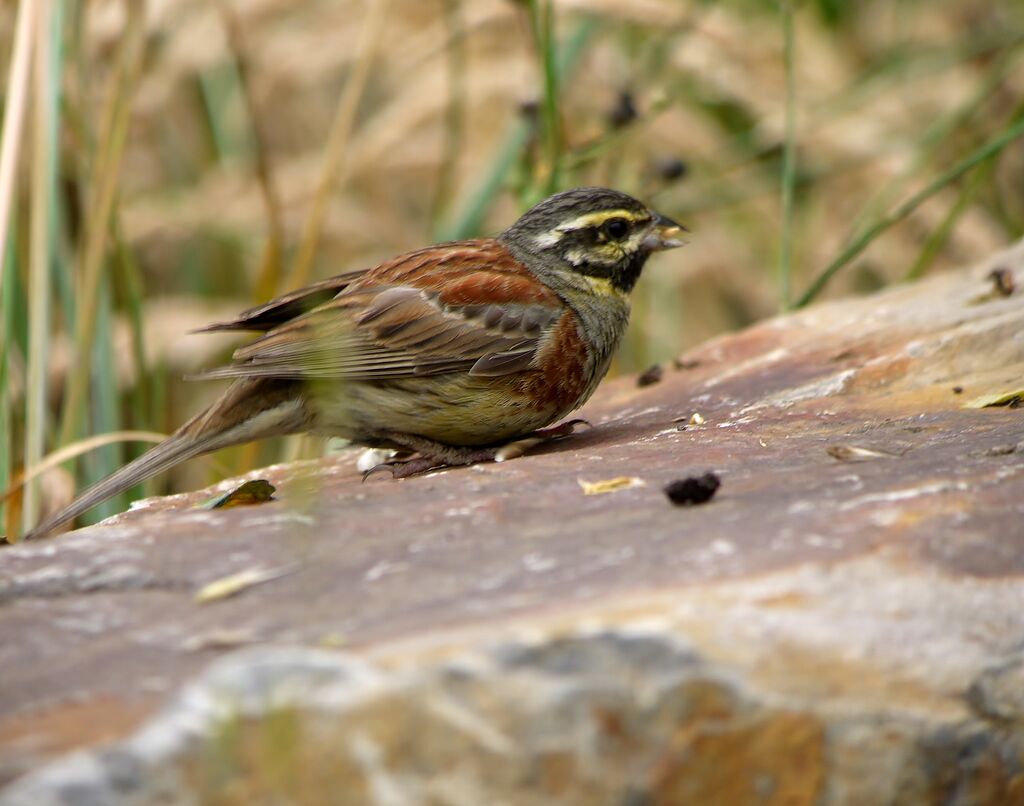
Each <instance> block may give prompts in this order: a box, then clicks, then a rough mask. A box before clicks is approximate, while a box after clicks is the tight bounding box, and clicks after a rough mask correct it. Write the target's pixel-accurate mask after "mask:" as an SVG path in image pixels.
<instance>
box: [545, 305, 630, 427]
mask: <svg viewBox="0 0 1024 806" xmlns="http://www.w3.org/2000/svg"><path fill="white" fill-rule="evenodd" d="M628 320H629V309H628V307H626V305H624V304H623V305H621V306H620V305H613V306H608V307H606V308H604V309H603V310H601V311H599V312H598V311H594V310H591V309H590V308H588V307H584V308H583V309H582V310H579V309H576V310H572V311H568V312H566V314H565V315H564V316H563V317H562V319H561V320H560V321H559V323H558V325H557V326H556V327H555V329H554V330H553V332H552V335H551V339H550V341H549V343H548V344H547V345H546V346H545V348H544V349H543V350H542V351H541V352H540V354H539V355H538V359H539V360H538V366H539V369H540V372H536V373H532V372H531V373H527V374H526V378H525V383H526V386H527V389H526V392H527V395H528V396H529V397H530V399H532V400H533V401H534V402H535V403H536V404H537V406H538V407H540V408H547V409H550V410H552V411H554V412H556V414H555V416H556V417H561V416H563V415H565V414H567V413H569V412H570V411H573V410H574V409H576V408H578V407H580V406H582V405H583V404H584V403H585V402H586V401H587V399H588V398H589V397H590V396H591V395H592V394H593V393H594V390H595V389H596V388H597V385H598V384H599V383H600V382H601V380H602V379H603V378H604V376H605V374H606V373H607V372H608V366H609V364H610V363H611V360H612V356H613V355H614V354H615V351H616V350H617V349H618V346H619V343H620V342H621V340H622V334H623V333H624V332H625V329H626V324H627V322H628Z"/></svg>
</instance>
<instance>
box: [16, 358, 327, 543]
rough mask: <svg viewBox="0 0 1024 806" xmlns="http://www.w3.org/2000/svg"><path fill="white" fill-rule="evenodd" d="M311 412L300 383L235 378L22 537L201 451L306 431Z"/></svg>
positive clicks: (65, 519) (46, 528) (64, 520)
mask: <svg viewBox="0 0 1024 806" xmlns="http://www.w3.org/2000/svg"><path fill="white" fill-rule="evenodd" d="M306 426H307V416H306V412H305V409H304V406H303V399H302V397H301V395H300V394H299V393H298V386H297V385H296V384H295V382H293V381H283V380H280V379H277V378H265V379H264V378H244V379H240V380H237V381H235V383H233V384H232V385H231V386H230V387H229V388H228V389H227V390H226V391H225V393H224V394H223V395H222V396H221V398H220V399H219V400H218V401H217V402H216V403H214V404H213V405H212V406H210V407H209V408H208V409H206V410H205V411H203V412H201V413H199V414H197V415H196V416H195V417H193V418H192V419H191V420H189V421H188V422H187V423H185V424H184V425H183V426H182V427H181V428H179V429H178V430H177V431H175V432H174V433H173V434H171V436H169V437H168V438H167V439H166V440H164V441H163V442H161V443H160V444H159V445H157V446H156V447H154V448H152V449H150V450H149V451H147V452H146V453H144V454H143V455H142V456H140V457H139V458H138V459H136V460H135V461H133V462H129V463H128V464H127V465H125V466H124V467H122V468H121V469H120V470H117V471H115V472H114V473H112V474H111V475H109V476H107V478H105V479H103V480H102V481H99V482H97V483H96V484H93V485H92V486H91V487H89V488H88V489H86V490H85V491H84V492H83V493H82V494H81V495H80V496H79V497H78V498H76V499H75V500H74V501H72V502H71V503H70V504H69V505H68V506H67V507H65V508H64V509H62V510H61V511H60V512H58V513H57V514H55V515H52V516H51V517H49V518H47V519H46V520H45V521H43V522H42V523H40V524H39V525H38V526H36V528H35V529H33V530H32V531H30V532H28V533H27V534H26V535H24V537H23V538H22V539H24V540H32V539H34V538H37V537H44V536H45V535H47V534H49V533H50V532H52V531H53V530H54V529H56V528H57V527H58V526H61V525H62V524H65V523H67V522H68V521H70V520H73V519H74V518H77V517H78V516H79V515H81V514H82V513H83V512H86V511H87V510H90V509H92V508H93V507H94V506H96V505H97V504H100V503H102V502H104V501H106V500H107V499H108V498H110V497H112V496H115V495H118V494H119V493H123V492H124V491H125V490H128V489H130V488H131V487H134V486H135V485H136V484H138V483H139V482H140V481H145V480H146V479H148V478H151V477H152V476H155V475H156V474H157V473H162V472H163V471H165V470H170V469H171V468H172V467H174V466H175V465H177V464H179V463H181V462H184V461H185V460H186V459H191V458H192V457H193V456H198V455H199V454H201V453H207V452H209V451H213V450H217V449H218V448H226V447H228V446H229V445H238V444H240V443H243V442H251V441H252V440H255V439H263V438H264V437H270V436H279V435H284V434H294V433H298V432H299V431H302V430H305V428H306Z"/></svg>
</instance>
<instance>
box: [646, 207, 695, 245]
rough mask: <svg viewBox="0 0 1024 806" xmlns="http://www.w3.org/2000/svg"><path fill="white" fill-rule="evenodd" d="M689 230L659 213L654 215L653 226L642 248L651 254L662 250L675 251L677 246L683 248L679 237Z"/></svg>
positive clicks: (684, 242)
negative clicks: (645, 248)
mask: <svg viewBox="0 0 1024 806" xmlns="http://www.w3.org/2000/svg"><path fill="white" fill-rule="evenodd" d="M684 232H689V230H688V229H687V228H686V227H684V226H683V225H682V224H677V223H676V222H675V221H673V220H672V219H671V218H669V217H668V216H663V215H662V214H661V213H655V214H654V226H653V227H652V228H651V231H650V232H649V233H647V237H645V238H644V246H645V247H647V248H648V249H650V250H651V251H652V252H660V251H661V250H663V249H675V248H676V247H677V246H684V245H685V244H686V241H684V240H683V239H682V238H681V237H680V236H681V235H682V234H683V233H684Z"/></svg>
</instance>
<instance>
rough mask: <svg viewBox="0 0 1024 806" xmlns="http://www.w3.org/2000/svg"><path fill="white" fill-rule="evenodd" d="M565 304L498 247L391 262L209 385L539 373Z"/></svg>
mask: <svg viewBox="0 0 1024 806" xmlns="http://www.w3.org/2000/svg"><path fill="white" fill-rule="evenodd" d="M565 312H566V309H565V306H564V304H563V303H562V301H561V300H560V299H559V298H558V297H557V296H556V295H555V294H554V293H552V292H551V291H549V290H548V289H547V288H545V287H544V286H543V285H542V284H541V283H540V282H539V281H538V280H537V279H536V278H535V277H534V276H533V275H532V274H531V273H530V272H528V271H527V270H525V269H524V268H523V267H522V266H521V265H520V264H519V263H518V262H517V261H516V260H515V259H514V258H513V257H512V256H511V255H510V254H508V252H507V251H506V250H505V249H504V247H503V246H501V245H500V244H497V243H496V242H471V243H470V244H468V245H465V246H464V245H447V246H442V247H432V248H431V249H428V250H422V251H420V252H414V253H411V254H410V255H406V256H403V257H402V258H398V259H396V260H395V261H391V262H390V263H388V264H383V265H382V266H379V267H377V269H374V270H372V271H371V272H369V273H368V274H367V275H366V276H364V278H362V280H361V281H359V282H357V283H355V284H354V285H353V286H352V287H351V288H348V289H346V290H345V291H343V292H342V293H340V294H338V295H337V296H336V297H334V298H333V299H331V300H330V301H328V302H326V303H324V304H322V305H320V306H318V307H317V308H315V309H314V310H312V311H310V312H309V313H307V314H304V315H302V316H299V317H297V318H296V319H293V320H291V321H289V322H286V323H285V324H283V325H281V326H279V327H277V328H275V329H273V330H271V331H270V332H269V333H267V334H266V335H265V336H263V337H261V338H259V339H257V340H256V341H255V342H253V343H252V344H249V345H247V346H245V347H242V348H240V349H239V350H237V351H236V352H235V355H234V358H235V361H234V363H232V364H231V365H229V366H227V367H221V368H218V369H214V370H211V371H210V372H207V373H203V375H202V377H219V378H224V377H231V378H239V377H249V378H254V377H276V378H303V379H318V378H319V379H334V378H338V379H349V380H384V379H389V378H392V379H393V378H403V377H414V376H424V375H436V374H439V373H445V372H458V371H464V372H468V373H470V374H472V375H481V376H494V375H506V374H509V373H514V372H519V371H522V370H526V369H530V368H533V367H534V366H535V359H536V355H537V352H538V350H539V349H540V348H541V346H542V345H543V344H544V343H545V340H546V339H547V338H548V337H549V336H550V333H551V330H552V328H553V327H554V325H555V324H556V323H557V322H558V320H559V319H560V318H561V317H562V316H563V315H564V314H565Z"/></svg>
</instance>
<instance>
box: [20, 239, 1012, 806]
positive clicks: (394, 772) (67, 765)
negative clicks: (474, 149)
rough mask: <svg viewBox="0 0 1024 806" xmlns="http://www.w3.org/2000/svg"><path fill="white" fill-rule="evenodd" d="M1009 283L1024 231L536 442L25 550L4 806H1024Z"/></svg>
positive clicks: (175, 502) (682, 369) (671, 369)
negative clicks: (542, 446)
mask: <svg viewBox="0 0 1024 806" xmlns="http://www.w3.org/2000/svg"><path fill="white" fill-rule="evenodd" d="M996 266H998V267H1000V268H1004V269H1006V270H1008V271H1011V272H1013V273H1015V274H1016V276H1018V277H1019V276H1021V275H1020V272H1022V271H1024V244H1021V245H1018V246H1016V247H1014V248H1013V249H1011V250H1008V251H1007V252H1005V253H1003V254H1001V255H996V256H994V257H993V259H992V260H990V261H987V262H985V263H984V264H982V265H980V266H977V267H975V268H974V269H971V270H970V271H964V272H961V273H954V274H948V275H943V276H939V277H935V278H933V279H929V280H927V281H925V282H921V283H918V284H915V285H909V286H902V287H898V288H892V289H888V290H886V291H884V292H882V293H880V294H877V295H875V296H872V297H869V298H865V299H858V300H848V301H841V302H835V303H828V304H822V305H819V306H816V307H814V308H812V309H809V310H807V311H804V312H800V313H797V314H794V315H790V316H786V317H780V318H778V319H774V320H771V321H768V322H765V323H763V324H760V325H758V326H756V327H753V328H751V329H749V330H747V331H745V332H743V333H739V334H735V335H730V336H725V337H722V338H719V339H716V340H714V341H712V342H710V343H708V344H706V345H703V346H702V347H700V348H698V349H696V350H694V351H691V352H690V353H688V354H687V355H685V356H681V357H680V358H679V359H678V360H677V361H676V362H674V363H670V364H668V365H667V366H666V368H665V371H664V373H663V376H662V379H661V380H660V382H658V383H656V384H651V385H648V386H644V387H638V386H637V383H636V380H635V379H622V380H619V381H614V382H611V383H608V384H606V385H605V386H604V387H603V388H602V390H601V391H600V392H599V394H598V396H597V397H596V398H595V400H594V401H593V402H592V403H591V404H590V405H588V406H587V407H586V408H585V409H584V411H583V412H581V416H583V417H586V418H587V419H588V420H590V421H591V422H592V423H593V424H594V426H595V427H594V428H593V429H591V430H588V431H585V432H583V433H579V434H577V435H574V436H572V437H570V438H568V439H565V440H563V441H560V442H558V443H556V444H554V445H552V446H550V447H549V448H547V449H546V450H545V451H542V452H540V453H538V454H536V455H529V456H526V457H524V458H520V459H516V460H514V461H510V462H506V463H502V464H497V465H486V466H477V467H473V468H468V469H467V468H462V469H454V470H448V471H444V472H438V473H432V474H428V475H427V476H423V477H419V478H414V479H408V480H403V481H398V482H395V481H390V480H385V479H380V480H371V481H369V482H367V483H366V484H360V482H359V474H358V471H357V470H356V468H355V467H354V453H350V454H347V455H342V456H340V457H336V458H332V459H329V460H323V461H320V462H307V463H300V464H296V465H290V466H286V465H282V466H277V467H274V468H267V469H264V470H261V471H258V472H254V473H253V474H250V477H252V478H266V479H268V480H269V481H271V482H272V483H273V484H274V485H275V486H276V487H277V488H278V492H277V494H276V499H277V500H275V501H271V502H268V503H266V504H261V505H258V506H253V507H240V508H234V509H221V510H204V509H197V508H194V505H196V504H198V503H200V502H202V501H205V500H208V499H209V498H210V496H211V495H213V494H214V492H215V491H213V490H205V491H199V492H196V493H190V494H187V495H183V496H174V497H170V498H165V499H152V500H150V501H147V502H145V503H144V505H143V506H141V507H140V508H138V509H136V510H134V511H132V512H129V513H126V514H124V515H122V516H119V517H117V518H114V519H111V520H109V521H107V522H106V523H105V524H104V525H100V526H96V527H92V528H90V529H84V530H81V531H79V532H76V533H74V534H71V535H67V536H62V537H60V538H57V539H54V540H50V541H45V542H41V543H37V544H31V545H25V546H15V547H8V548H4V549H2V550H0V608H2V610H0V616H2V619H0V676H2V679H3V681H4V684H3V686H2V687H0V746H2V748H3V753H2V754H0V758H2V762H0V765H2V766H0V776H3V777H4V778H5V779H6V780H7V781H8V786H7V788H6V789H5V790H4V791H3V792H2V793H0V804H4V805H5V806H10V804H29V803H31V804H33V805H35V804H51V803H62V804H70V803H75V804H79V803H105V804H106V803H131V804H156V803H167V802H183V803H189V802H216V803H250V802H270V801H273V802H289V803H319V802H324V798H325V795H324V793H331V798H333V799H334V801H335V802H337V800H338V799H342V800H344V801H345V802H359V803H364V802H365V803H378V804H392V803H456V804H457V803H474V804H475V803H484V802H509V803H517V804H518V803H525V804H530V803H537V804H541V803H550V802H553V801H557V802H559V803H567V804H576V803H579V804H592V803H613V804H631V805H632V806H640V805H641V804H644V805H646V804H675V803H715V804H732V803H736V804H747V803H765V804H783V803H785V804H805V803H806V804H812V803H813V804H875V803H880V804H881V803H900V804H903V803H935V802H942V803H954V804H987V803H991V804H1010V803H1024V717H1022V713H1024V711H1022V707H1024V706H1022V700H1021V694H1020V692H1021V690H1022V686H1024V682H1022V680H1024V678H1022V677H1021V669H1022V668H1024V667H1022V661H1021V655H1020V651H1021V647H1022V646H1024V619H1022V618H1021V607H1020V603H1021V602H1022V601H1024V580H1022V574H1024V453H1022V452H1021V451H1020V450H1017V449H1014V450H1005V449H1004V447H1003V446H1016V445H1018V443H1020V441H1021V435H1022V433H1024V408H1013V407H1011V405H1010V403H1009V402H1006V403H1004V404H998V402H999V401H1012V400H1014V399H1015V398H1016V397H1017V395H1016V392H1017V391H1018V390H1021V389H1022V388H1024V338H1022V335H1021V334H1024V293H1022V292H1020V291H1019V290H1016V289H1018V288H1019V287H1020V285H1021V284H1020V283H1018V284H1017V285H1016V286H1014V287H1013V290H1012V291H1011V293H1009V294H1008V295H1004V294H991V293H990V291H991V286H992V280H991V279H989V275H990V272H991V270H992V268H993V267H996ZM956 389H960V392H957V391H955V390H956ZM979 401H981V403H979ZM986 401H991V402H995V403H997V405H991V406H988V407H984V408H977V407H975V406H977V405H981V404H983V403H984V402H986ZM695 413H699V414H700V415H701V417H700V419H697V418H695V417H694V414H695ZM680 422H683V423H689V424H688V425H687V427H686V429H685V430H682V431H680V430H679V428H678V423H680ZM836 446H841V447H842V448H843V450H837V449H836ZM837 457H840V458H837ZM850 457H854V458H850ZM709 471H713V472H714V473H715V474H716V475H717V476H718V477H720V478H721V481H722V486H721V488H720V489H719V490H718V492H717V494H716V495H715V496H714V498H712V499H711V500H710V501H708V502H707V503H705V504H703V505H701V506H699V507H685V508H677V507H674V506H672V504H671V503H670V502H669V500H668V499H667V498H666V496H665V495H664V493H663V492H662V490H663V488H664V486H665V485H666V484H667V483H668V482H669V481H672V480H673V479H679V478H685V477H687V476H699V475H701V474H703V473H705V472H709ZM618 477H623V478H629V479H634V480H637V483H631V484H629V485H622V486H621V487H616V488H615V489H614V490H613V491H611V492H608V493H607V494H602V495H590V496H588V495H584V494H583V491H582V489H581V484H580V483H579V481H586V482H587V483H588V484H593V483H595V482H599V481H601V480H607V479H612V478H618ZM237 484H238V480H237V479H235V480H229V481H227V482H225V483H224V484H222V485H219V486H218V488H217V489H218V490H220V491H223V490H226V489H228V488H230V487H232V486H237ZM250 569H258V570H260V571H262V572H263V573H264V576H265V579H266V581H264V582H263V584H260V585H258V586H253V587H248V588H245V589H242V590H240V591H239V592H238V593H237V594H236V595H235V596H233V597H231V598H224V599H217V600H212V601H209V602H208V603H206V604H203V603H200V602H198V601H196V599H195V594H196V592H197V591H199V590H202V589H204V587H205V586H207V585H209V584H210V583H211V582H214V581H216V580H220V579H225V578H230V577H232V575H237V574H242V573H244V572H247V571H249V570H250ZM275 569H288V573H285V574H281V575H279V576H276V577H274V576H273V572H274V571H275ZM262 578H264V577H261V579H262ZM239 647H242V648H239ZM189 681H191V682H189ZM334 793H343V796H344V797H342V795H338V796H335V795H334ZM331 798H329V799H331Z"/></svg>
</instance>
